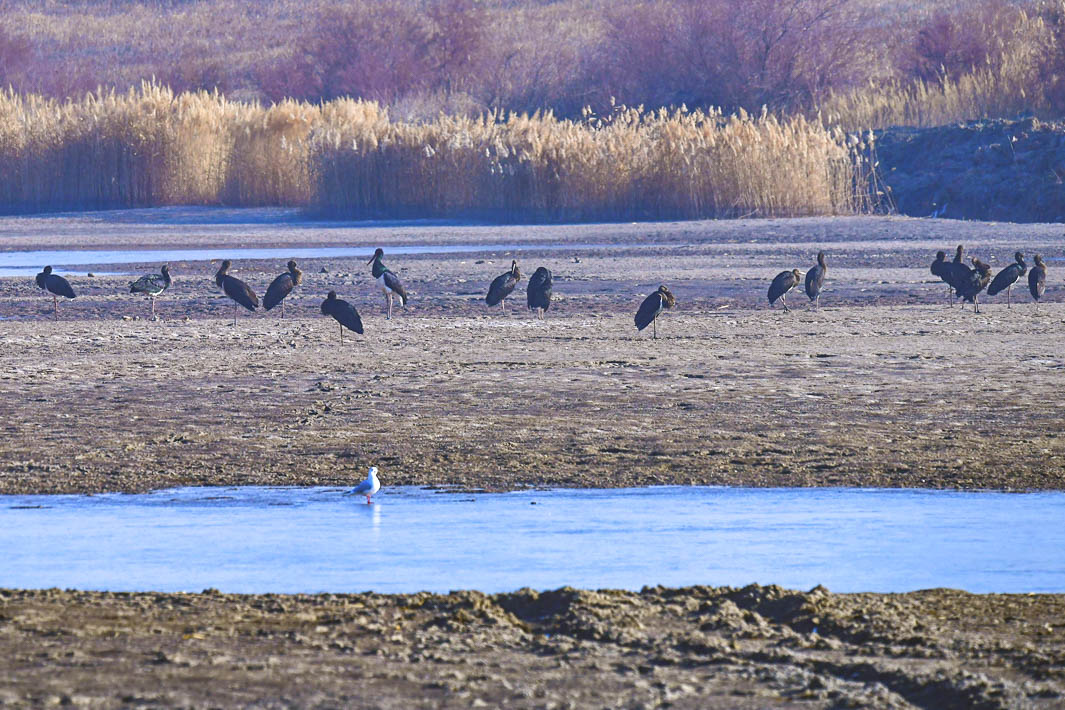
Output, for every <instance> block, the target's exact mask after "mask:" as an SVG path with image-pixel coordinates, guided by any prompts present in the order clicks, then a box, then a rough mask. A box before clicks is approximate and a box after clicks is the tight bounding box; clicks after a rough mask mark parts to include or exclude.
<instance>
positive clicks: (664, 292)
mask: <svg viewBox="0 0 1065 710" xmlns="http://www.w3.org/2000/svg"><path fill="white" fill-rule="evenodd" d="M675 305H677V299H675V298H673V294H672V293H670V292H669V289H668V288H666V287H665V285H662V286H659V287H658V290H657V291H655V292H654V293H652V294H651V295H650V296H648V297H647V298H645V299H643V303H641V304H640V308H639V310H637V311H636V319H635V320H636V330H638V331H639V330H643V329H644V328H646V327H647V326H651V328H652V329H651V333H652V335H651V338H652V339H654V340H657V339H658V315H659V314H660V313H661V312H662V311H664V310H666V309H667V308H672V307H673V306H675Z"/></svg>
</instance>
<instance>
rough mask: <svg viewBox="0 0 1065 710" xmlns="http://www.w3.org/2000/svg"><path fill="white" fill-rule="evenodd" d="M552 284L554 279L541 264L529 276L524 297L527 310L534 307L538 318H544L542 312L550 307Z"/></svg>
mask: <svg viewBox="0 0 1065 710" xmlns="http://www.w3.org/2000/svg"><path fill="white" fill-rule="evenodd" d="M553 286H554V279H552V277H551V272H550V271H548V270H547V269H546V268H545V267H543V266H541V267H540V268H538V269H537V270H536V271H534V272H533V275H532V276H530V277H529V288H528V289H527V291H526V298H527V300H528V303H529V310H530V311H531V310H533V309H534V308H535V309H536V317H537V318H539V319H540V320H543V319H544V313H546V312H547V309H548V308H550V307H551V289H552V287H553Z"/></svg>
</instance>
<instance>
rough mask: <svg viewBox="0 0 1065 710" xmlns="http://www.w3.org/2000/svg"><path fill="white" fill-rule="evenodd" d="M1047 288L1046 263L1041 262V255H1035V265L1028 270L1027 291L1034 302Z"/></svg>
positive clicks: (1037, 301)
mask: <svg viewBox="0 0 1065 710" xmlns="http://www.w3.org/2000/svg"><path fill="white" fill-rule="evenodd" d="M1046 289H1047V265H1046V264H1044V263H1043V257H1041V256H1039V255H1038V254H1036V255H1035V266H1033V267H1032V270H1031V271H1029V272H1028V291H1029V292H1030V293H1031V294H1032V298H1033V299H1035V302H1036V303H1039V299H1040V298H1042V297H1043V294H1044V293H1046Z"/></svg>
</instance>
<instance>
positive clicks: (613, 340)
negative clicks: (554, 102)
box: [0, 213, 1065, 493]
mask: <svg viewBox="0 0 1065 710" xmlns="http://www.w3.org/2000/svg"><path fill="white" fill-rule="evenodd" d="M152 214H154V213H152ZM194 214H195V213H194ZM212 214H213V213H212ZM55 219H56V220H58V222H60V223H62V224H64V225H65V224H66V221H64V220H72V219H74V218H55ZM115 219H117V218H111V221H102V220H99V219H97V220H95V221H93V220H88V219H84V218H83V219H82V221H81V222H78V223H77V224H78V225H80V226H79V228H78V229H74V228H72V227H70V226H69V225H67V226H66V227H64V228H63V229H59V228H55V225H52V224H50V223H49V222H48V220H45V219H44V218H36V221H34V220H7V221H4V220H0V235H3V234H13V235H14V236H0V248H6V249H16V248H19V247H22V246H24V243H23V241H22V240H23V239H27V240H30V241H31V242H32V243H33V244H34V245H35V247H39V246H40V244H39V241H40V240H41V239H43V236H42V234H40V233H39V232H44V231H48V230H49V229H53V228H54V231H55V232H56V236H55V237H54V239H55V241H56V242H57V243H59V244H61V245H62V246H72V245H73V241H76V240H81V241H79V242H78V245H80V246H84V245H85V242H84V236H83V234H82V233H83V232H89V233H92V232H93V230H97V231H98V232H99V241H100V242H101V243H107V244H109V245H110V246H119V247H130V246H133V245H134V244H136V243H141V244H152V245H155V244H156V241H155V240H157V239H158V240H163V241H168V243H172V244H171V245H175V244H177V245H180V243H177V242H174V240H175V239H177V237H175V236H174V235H173V234H170V235H169V236H166V237H165V238H164V237H163V236H162V235H160V234H157V233H156V232H153V231H152V230H153V229H157V227H156V226H155V225H154V224H152V223H150V222H147V221H145V220H143V219H142V220H141V221H139V222H135V226H136V227H137V228H138V229H140V230H141V232H143V234H141V236H140V238H139V241H138V242H134V241H130V240H131V239H133V237H132V236H131V234H132V232H131V231H130V230H131V228H130V227H129V225H127V224H125V223H119V224H118V226H117V227H115V226H114V224H113V223H114V221H115ZM23 224H30V225H31V226H35V228H36V229H37V230H38V231H33V230H28V231H27V232H26V235H25V236H23V235H22V233H20V232H18V230H17V229H15V228H14V226H17V225H23ZM311 224H312V225H313V223H311ZM13 225H14V226H13ZM167 229H168V230H171V231H174V230H178V229H187V230H188V231H190V232H192V233H195V234H196V235H197V236H193V237H189V240H190V241H195V242H196V243H197V244H198V245H200V246H205V245H211V246H231V247H232V246H245V245H247V244H259V245H262V244H265V243H266V242H263V241H262V240H261V239H260V237H261V235H260V231H262V230H266V229H268V232H269V234H270V238H271V239H272V240H273V241H272V242H270V243H271V244H275V245H276V244H289V243H297V242H298V243H305V242H306V241H307V240H308V237H307V236H306V234H313V235H314V239H318V240H324V239H325V237H324V236H322V232H323V231H324V230H322V229H317V230H315V229H311V228H310V227H306V226H301V227H299V228H296V227H292V226H287V225H285V224H283V223H282V224H280V225H269V226H268V227H264V226H263V225H260V224H246V225H236V226H235V225H233V224H231V223H227V222H223V223H221V224H220V225H215V224H198V225H193V226H188V227H184V226H181V225H179V226H174V225H171V224H169V223H167ZM396 229H397V231H398V232H399V233H401V234H402V235H404V237H405V238H406V240H407V241H408V242H420V243H438V242H443V241H446V240H447V239H454V240H458V242H460V243H464V244H466V243H468V244H483V243H498V242H500V241H503V242H509V243H516V244H517V243H533V242H535V241H536V240H550V239H554V242H553V243H562V242H565V241H566V240H569V241H573V242H581V243H608V242H617V243H618V244H619V246H617V247H614V248H610V249H583V250H582V249H574V250H573V251H568V250H561V251H550V252H547V251H539V252H537V251H535V250H534V251H528V252H527V251H522V252H517V251H515V252H506V253H503V252H492V253H475V254H448V255H421V256H394V257H391V258H388V259H387V263H388V264H389V265H390V266H391V267H392V268H393V269H394V270H396V271H397V272H398V273H399V274H400V275H401V276H402V278H403V279H404V280H405V281H406V282H407V285H408V288H409V290H410V291H411V292H412V299H411V303H410V305H409V307H408V308H407V309H405V310H400V311H398V313H397V316H396V318H394V319H393V320H392V321H386V320H384V318H383V313H382V310H383V309H382V299H381V297H380V295H379V293H378V292H377V290H376V286H375V284H374V283H373V281H372V279H371V277H370V275H369V273H368V267H367V266H366V265H365V262H364V260H358V259H343V260H339V259H334V260H328V259H327V260H314V259H312V260H304V261H303V263H302V267H303V269H304V271H305V273H306V276H305V283H304V285H303V286H302V287H300V289H299V291H298V292H297V293H295V294H293V296H291V297H290V299H289V302H288V309H287V314H288V317H287V318H286V319H285V320H284V321H281V320H279V318H278V317H277V315H276V314H275V313H273V312H272V313H270V314H262V313H260V314H256V315H254V316H252V315H249V314H247V313H242V314H240V315H239V317H238V319H237V324H236V325H235V326H234V325H233V324H232V319H231V318H232V314H233V311H234V309H233V307H232V305H231V303H230V302H229V301H228V300H227V299H226V298H225V297H224V296H223V295H221V294H220V293H219V291H218V289H217V288H216V287H215V285H214V283H213V281H212V279H211V277H212V275H213V271H214V269H215V268H216V266H215V265H212V264H210V263H208V262H192V263H175V264H172V265H171V267H172V271H173V273H174V274H175V276H176V278H177V279H178V281H177V283H176V285H175V286H174V287H173V288H172V289H171V290H170V291H169V292H167V293H166V294H165V295H164V296H163V297H162V298H161V299H160V301H159V306H158V311H159V313H160V315H161V318H162V319H161V320H160V321H158V322H148V321H146V320H143V316H144V315H145V314H146V313H147V302H146V301H145V300H144V299H137V298H135V297H133V296H130V295H129V294H128V293H124V291H125V286H126V283H127V282H128V280H129V277H128V276H105V277H96V278H91V279H90V278H87V277H85V276H84V275H83V273H84V272H76V273H75V274H72V275H71V277H70V278H71V281H72V282H73V284H74V286H75V288H76V289H77V290H78V292H79V294H80V295H79V297H78V298H77V299H76V300H74V301H70V302H65V303H62V304H61V307H60V311H61V312H60V316H61V320H60V322H59V323H54V322H51V321H50V320H49V318H48V316H49V311H50V308H51V301H50V299H48V298H47V297H46V296H45V295H44V294H43V293H42V292H40V291H39V290H38V289H37V288H36V287H35V286H34V284H33V282H32V279H30V278H6V279H0V317H4V318H5V319H6V320H0V339H2V342H3V348H2V351H0V401H2V402H3V407H4V410H5V416H4V417H3V421H2V423H0V427H2V430H3V431H2V433H3V438H2V439H0V492H4V493H14V492H58V491H104V490H123V491H143V490H148V489H152V488H159V487H165V486H175V485H187V484H194V485H223V484H225V485H229V484H341V483H346V482H350V481H353V480H357V479H360V480H361V477H362V476H363V475H364V473H365V467H366V466H368V465H370V464H376V465H378V466H379V467H380V469H381V474H382V478H383V480H384V482H385V485H388V484H435V485H448V484H454V485H462V486H468V487H473V488H480V487H483V488H488V489H493V490H497V489H510V488H517V487H522V486H530V485H548V486H581V487H583V486H593V487H594V486H631V485H648V484H660V483H681V484H688V483H692V484H727V485H754V486H826V485H827V486H839V485H845V486H855V485H857V486H889V487H897V486H909V487H914V486H917V487H957V488H995V489H1060V488H1062V487H1063V483H1065V426H1063V424H1065V409H1062V407H1060V406H1059V402H1058V401H1057V397H1056V396H1055V394H1054V393H1056V392H1059V391H1061V389H1062V385H1063V384H1065V355H1063V354H1062V351H1061V343H1062V333H1063V330H1065V305H1063V304H1062V303H1061V301H1062V300H1063V299H1062V289H1061V274H1062V273H1065V272H1063V271H1058V270H1057V262H1053V261H1052V262H1050V264H1051V267H1050V269H1051V270H1050V277H1049V290H1048V295H1047V299H1046V302H1044V303H1042V304H1039V305H1038V306H1036V305H1034V304H1033V303H1031V300H1030V298H1029V296H1028V294H1027V289H1026V288H1019V289H1015V292H1014V296H1015V298H1016V300H1017V301H1018V303H1017V304H1015V306H1014V307H1013V308H1010V309H1007V308H1006V305H1005V303H1004V298H1003V297H1002V296H999V297H997V298H994V299H990V300H989V302H988V303H987V304H986V305H985V306H984V308H983V312H982V313H981V314H979V315H975V314H973V312H972V310H971V308H961V307H955V308H949V307H947V305H946V300H945V297H946V292H945V288H944V287H943V285H942V284H939V283H935V281H934V279H933V277H932V276H931V274H930V273H929V271H928V264H929V263H930V261H931V255H932V253H933V251H934V250H935V248H936V247H937V246H941V247H943V248H950V247H951V245H953V244H956V243H959V242H964V243H966V244H967V245H969V250H970V252H971V253H972V254H974V255H977V256H980V257H982V258H984V259H985V260H987V259H993V260H994V262H993V263H995V264H996V269H997V268H1001V266H1003V265H1005V263H1008V261H1009V260H1010V257H1011V255H1012V252H1013V251H1014V250H1015V249H1017V248H1021V249H1024V250H1025V251H1026V252H1028V253H1029V257H1030V256H1031V254H1032V253H1034V252H1035V251H1039V252H1041V253H1043V255H1044V256H1045V257H1047V258H1048V259H1051V258H1056V257H1060V256H1063V255H1065V254H1063V241H1062V240H1061V238H1060V232H1061V228H1060V226H1056V225H994V224H979V223H978V224H970V223H964V222H943V221H934V220H924V221H922V220H912V219H882V218H878V219H872V218H869V219H866V218H863V219H838V220H826V219H817V220H766V221H752V222H702V223H688V224H683V223H682V224H663V225H592V226H579V227H566V226H558V227H539V228H536V229H529V228H523V227H492V228H487V227H434V226H417V227H402V228H396ZM212 230H213V231H212ZM234 230H236V231H234ZM241 230H246V231H241ZM380 230H383V231H381V234H378V231H379V230H359V229H352V228H340V227H337V228H335V233H334V234H332V235H331V236H332V239H331V241H329V242H328V243H329V244H331V245H337V244H350V243H359V244H362V243H366V244H373V243H375V242H374V241H372V240H373V239H377V238H379V239H382V240H384V239H386V236H382V235H387V234H388V230H387V229H386V228H380ZM133 231H135V230H133ZM367 233H372V236H367ZM441 233H445V236H444V237H442V236H440V235H441ZM456 234H458V236H456ZM205 235H206V236H205ZM255 235H259V236H255ZM208 236H210V238H211V239H213V241H210V240H209V239H208ZM556 236H557V239H555V237H556ZM395 240H396V239H395V238H394V235H393V241H395ZM641 242H643V243H646V242H651V243H654V244H658V245H660V246H656V247H653V248H643V249H637V248H631V247H632V246H633V245H635V244H637V243H641ZM319 243H325V242H324V241H322V242H319ZM626 245H628V246H626ZM819 248H823V249H824V250H825V251H826V252H827V253H828V260H829V266H830V271H829V276H828V284H829V288H828V290H827V292H826V293H825V295H824V296H823V298H822V308H821V309H820V310H818V311H814V310H812V309H811V308H810V307H809V305H808V303H807V302H806V298H805V296H804V295H802V294H801V293H800V292H793V293H792V299H791V300H792V303H793V304H794V305H795V308H794V309H793V311H792V312H791V313H789V314H786V315H785V314H783V313H782V312H780V311H779V310H770V309H769V308H768V305H767V303H766V298H765V293H766V289H767V285H768V282H769V280H770V279H771V278H772V276H774V275H775V274H776V273H777V272H778V271H780V270H782V269H784V268H788V267H792V266H799V267H801V268H807V267H808V266H809V265H811V264H812V263H813V258H814V254H815V253H816V250H817V249H819ZM367 251H369V249H367ZM512 257H515V258H519V259H520V263H521V265H522V266H523V268H524V269H525V271H526V273H529V272H531V271H532V270H533V268H534V267H535V266H537V265H541V264H544V265H547V266H548V267H549V268H551V269H552V270H553V271H554V274H555V279H556V282H557V286H556V289H555V291H556V297H557V298H558V300H557V301H556V302H555V304H554V305H553V307H552V309H551V311H550V313H549V317H548V319H547V320H546V321H545V322H542V323H541V322H537V321H535V320H534V319H532V318H531V317H530V315H529V312H528V311H527V310H526V309H525V307H524V292H523V287H524V284H523V286H522V287H521V288H520V289H519V291H520V293H517V292H516V295H517V296H518V297H517V298H512V299H511V301H510V305H511V307H510V308H509V309H508V311H507V314H506V315H505V316H503V315H501V314H500V313H499V312H498V311H493V312H487V311H486V308H485V306H484V303H483V301H482V300H481V299H482V295H483V293H484V291H485V290H486V286H487V284H488V282H489V281H490V280H491V279H492V278H493V277H494V276H496V275H497V274H499V273H500V272H502V271H504V270H506V268H507V267H508V266H509V263H510V259H511V258H512ZM575 258H577V259H579V260H580V261H579V263H577V262H576V261H575V260H574V259H575ZM149 266H151V267H153V268H154V267H156V266H157V265H155V264H152V265H125V266H121V265H120V266H115V265H111V266H107V267H103V268H101V269H99V270H101V271H102V270H104V268H106V270H108V271H112V272H113V271H122V270H125V271H130V272H141V271H144V270H147V268H148V267H149ZM72 268H74V269H90V268H93V267H92V266H81V267H72ZM236 268H237V271H236V272H235V273H236V275H237V276H239V277H240V278H243V279H245V280H247V281H248V282H249V283H250V284H251V285H252V286H253V287H254V288H255V289H256V290H257V291H259V292H260V293H262V292H263V291H264V290H265V286H266V284H268V283H269V281H270V279H272V278H273V276H274V275H276V274H277V273H279V272H280V270H281V268H282V267H281V265H280V264H278V263H274V262H262V261H251V262H241V261H238V262H237V265H236ZM662 282H664V283H667V284H669V285H670V287H671V288H672V289H673V291H674V293H675V294H676V296H677V299H678V301H679V304H678V307H677V308H676V309H675V310H674V311H672V312H669V313H666V314H665V315H664V316H663V317H662V319H661V323H660V326H661V327H660V335H661V336H662V337H661V338H660V339H659V340H657V341H652V340H651V339H650V337H649V335H650V334H649V333H647V332H644V333H641V334H637V332H636V330H635V328H634V327H633V325H632V314H633V312H634V311H635V309H636V306H637V305H638V304H639V302H640V300H641V299H642V297H643V295H645V294H647V293H649V292H650V291H652V290H653V289H654V288H655V287H656V286H657V285H658V284H659V283H662ZM330 288H335V289H336V290H337V291H338V292H339V293H340V295H341V297H345V298H348V299H349V300H350V301H352V302H353V303H355V304H356V306H357V307H358V308H359V309H360V311H361V312H362V314H363V317H364V320H365V322H366V335H365V336H362V337H359V336H355V335H354V334H349V337H348V338H346V339H345V343H344V345H343V347H341V346H340V344H339V343H338V342H337V338H338V332H337V327H336V325H335V324H334V323H333V322H332V321H331V320H329V319H326V318H323V317H322V316H321V315H320V314H319V313H318V306H319V303H320V302H321V299H322V297H323V296H324V294H325V292H326V291H327V290H329V289H330ZM133 317H136V318H137V320H127V319H130V318H133Z"/></svg>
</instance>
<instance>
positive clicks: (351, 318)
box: [322, 291, 362, 345]
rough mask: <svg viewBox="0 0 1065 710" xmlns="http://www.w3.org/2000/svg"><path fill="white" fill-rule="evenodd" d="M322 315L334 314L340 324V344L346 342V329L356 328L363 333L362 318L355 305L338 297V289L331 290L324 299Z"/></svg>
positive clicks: (355, 329) (360, 333) (357, 331)
mask: <svg viewBox="0 0 1065 710" xmlns="http://www.w3.org/2000/svg"><path fill="white" fill-rule="evenodd" d="M322 315H323V316H333V320H335V321H336V322H337V323H339V324H340V344H341V345H343V344H344V329H345V328H347V329H348V330H354V331H355V332H356V333H358V334H359V335H362V318H360V317H359V312H358V311H357V310H355V306H353V305H351V304H350V303H348V302H347V301H345V300H342V299H339V298H337V292H336V291H330V292H329V295H328V296H326V297H325V300H324V301H322Z"/></svg>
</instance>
